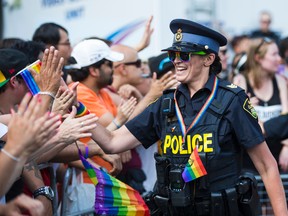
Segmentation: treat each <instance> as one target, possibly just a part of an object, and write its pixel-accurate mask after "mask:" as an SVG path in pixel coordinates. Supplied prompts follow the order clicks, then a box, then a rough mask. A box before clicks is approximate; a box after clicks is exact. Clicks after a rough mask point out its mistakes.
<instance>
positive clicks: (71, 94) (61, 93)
mask: <svg viewBox="0 0 288 216" xmlns="http://www.w3.org/2000/svg"><path fill="white" fill-rule="evenodd" d="M78 84H79V82H76V83H74V84H73V85H72V86H71V89H69V88H67V87H65V86H60V88H59V90H58V92H57V94H56V96H55V100H54V102H53V105H52V110H51V111H52V112H53V113H57V114H60V115H65V114H66V113H68V112H69V110H70V109H71V107H72V105H76V104H77V93H76V89H77V86H78ZM75 103H76V104H75Z"/></svg>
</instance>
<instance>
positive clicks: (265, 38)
mask: <svg viewBox="0 0 288 216" xmlns="http://www.w3.org/2000/svg"><path fill="white" fill-rule="evenodd" d="M272 41H273V40H272V39H270V38H268V37H264V38H262V40H261V42H260V44H259V45H258V46H257V48H256V49H255V53H258V52H259V50H260V48H261V47H262V46H263V44H264V43H268V44H270V43H272Z"/></svg>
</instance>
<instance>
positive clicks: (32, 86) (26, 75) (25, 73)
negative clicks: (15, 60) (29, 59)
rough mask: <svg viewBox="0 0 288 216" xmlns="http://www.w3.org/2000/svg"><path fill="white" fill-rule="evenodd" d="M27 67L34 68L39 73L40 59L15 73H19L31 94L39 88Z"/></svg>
mask: <svg viewBox="0 0 288 216" xmlns="http://www.w3.org/2000/svg"><path fill="white" fill-rule="evenodd" d="M29 68H31V69H33V70H35V71H36V72H37V73H40V68H41V61H40V60H37V61H35V62H33V63H32V64H30V65H28V66H27V67H25V68H24V69H22V70H21V71H19V72H18V73H17V75H18V74H21V76H22V77H23V79H24V81H25V83H26V85H27V87H28V88H29V90H30V92H31V93H32V94H33V95H35V94H37V93H38V92H40V89H39V87H38V85H37V83H36V82H35V80H34V78H33V76H32V74H31V73H30V71H29V70H28V69H29Z"/></svg>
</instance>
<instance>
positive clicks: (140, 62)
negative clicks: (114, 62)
mask: <svg viewBox="0 0 288 216" xmlns="http://www.w3.org/2000/svg"><path fill="white" fill-rule="evenodd" d="M123 64H124V65H135V66H136V67H137V68H141V65H142V61H141V59H138V60H137V61H135V62H125V63H123Z"/></svg>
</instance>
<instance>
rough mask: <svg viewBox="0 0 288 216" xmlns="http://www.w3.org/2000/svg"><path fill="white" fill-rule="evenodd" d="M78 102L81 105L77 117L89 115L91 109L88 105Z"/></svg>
mask: <svg viewBox="0 0 288 216" xmlns="http://www.w3.org/2000/svg"><path fill="white" fill-rule="evenodd" d="M78 104H79V106H78V107H77V113H76V118H77V117H81V116H84V115H88V114H89V113H90V111H89V110H88V109H87V107H86V106H85V105H84V104H83V103H81V102H80V101H78Z"/></svg>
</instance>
